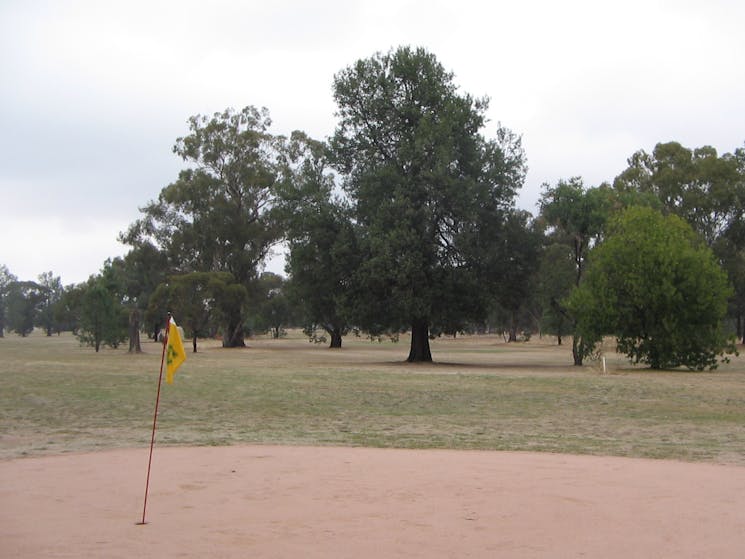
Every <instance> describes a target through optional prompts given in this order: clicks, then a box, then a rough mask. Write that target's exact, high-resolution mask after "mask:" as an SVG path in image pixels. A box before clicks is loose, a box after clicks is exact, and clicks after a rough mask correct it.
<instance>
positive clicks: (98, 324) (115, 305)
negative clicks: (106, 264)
mask: <svg viewBox="0 0 745 559" xmlns="http://www.w3.org/2000/svg"><path fill="white" fill-rule="evenodd" d="M128 322H129V318H128V313H127V310H126V309H125V308H124V307H123V306H122V305H121V303H120V302H119V301H118V300H117V296H116V294H115V293H113V292H112V291H111V290H110V289H109V288H108V286H107V285H106V281H105V278H104V277H103V276H94V277H91V278H90V279H89V280H88V282H87V284H86V285H85V287H84V288H83V293H82V296H81V301H80V326H79V329H78V334H77V337H78V339H79V340H80V343H82V344H85V345H89V346H92V347H93V348H94V349H95V350H96V352H98V351H99V349H100V348H101V345H108V346H111V347H113V348H117V347H119V345H120V344H121V343H122V342H123V341H124V340H125V339H126V338H127V330H128Z"/></svg>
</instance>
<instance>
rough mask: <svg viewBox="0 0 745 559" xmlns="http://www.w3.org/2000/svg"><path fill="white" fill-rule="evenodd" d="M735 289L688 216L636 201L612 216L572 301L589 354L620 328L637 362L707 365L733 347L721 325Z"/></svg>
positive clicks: (623, 344) (624, 348) (625, 348)
mask: <svg viewBox="0 0 745 559" xmlns="http://www.w3.org/2000/svg"><path fill="white" fill-rule="evenodd" d="M730 293H731V289H730V288H729V286H728V285H727V276H726V274H725V273H724V271H723V270H722V269H721V268H720V267H719V265H718V263H717V262H716V260H715V258H714V256H713V253H712V252H711V250H710V249H709V248H708V247H706V246H705V244H704V243H703V242H702V241H701V240H700V238H699V237H698V236H696V234H695V233H694V231H693V230H692V229H691V227H690V226H689V225H688V224H686V223H685V222H684V221H683V220H682V219H681V218H679V217H677V216H663V215H662V214H661V213H659V212H657V211H655V210H652V209H650V208H639V207H638V208H630V209H628V210H626V211H624V212H623V213H622V214H620V215H619V216H618V217H617V218H616V219H614V220H613V221H612V222H611V225H610V227H609V230H608V234H607V238H606V240H605V241H604V242H603V243H602V244H601V245H599V246H598V247H597V248H595V249H594V250H593V252H592V255H591V259H590V265H589V267H588V269H587V274H586V276H585V281H584V282H583V283H582V285H581V286H580V287H579V288H578V289H577V290H575V292H574V293H573V294H572V296H571V297H570V299H569V307H570V309H571V310H572V312H573V313H574V315H575V316H576V317H577V331H578V333H579V334H580V335H581V336H582V339H583V340H584V341H585V343H586V345H585V346H583V348H582V350H583V352H584V354H585V355H588V354H589V353H590V352H591V351H592V350H593V348H594V347H595V345H596V344H597V342H599V341H600V339H601V337H602V336H603V335H604V334H615V335H616V336H617V340H618V350H619V351H621V352H623V353H625V354H626V355H627V356H628V357H629V359H631V361H632V362H634V363H639V362H642V363H647V364H649V365H650V367H651V368H653V369H662V368H674V367H679V366H685V367H688V368H691V369H697V370H703V369H705V368H707V367H708V368H710V369H714V368H716V366H717V356H723V355H724V354H725V353H731V352H733V351H734V347H733V346H732V343H731V342H730V341H728V340H727V337H726V336H725V334H724V331H723V326H722V323H723V319H724V317H725V314H726V312H727V297H728V296H729V295H730Z"/></svg>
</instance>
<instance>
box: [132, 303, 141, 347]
mask: <svg viewBox="0 0 745 559" xmlns="http://www.w3.org/2000/svg"><path fill="white" fill-rule="evenodd" d="M129 353H142V347H141V346H140V311H139V309H136V308H135V309H132V312H130V313H129Z"/></svg>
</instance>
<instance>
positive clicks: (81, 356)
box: [0, 334, 745, 464]
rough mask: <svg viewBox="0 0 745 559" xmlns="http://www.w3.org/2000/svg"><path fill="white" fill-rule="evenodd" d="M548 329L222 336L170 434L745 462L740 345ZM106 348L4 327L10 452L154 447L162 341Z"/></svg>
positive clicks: (161, 439)
mask: <svg viewBox="0 0 745 559" xmlns="http://www.w3.org/2000/svg"><path fill="white" fill-rule="evenodd" d="M549 342H550V340H547V339H546V340H544V341H543V343H541V342H539V341H534V342H530V343H528V344H509V345H508V344H505V343H504V342H502V341H501V339H499V338H488V337H471V338H459V339H456V340H444V339H443V340H436V341H434V342H433V345H432V350H433V354H434V358H435V360H436V363H434V364H429V365H423V364H422V365H410V364H405V363H404V362H403V361H404V359H405V357H406V355H407V350H408V347H407V341H406V339H403V338H402V341H401V342H400V343H398V344H393V343H390V342H384V343H382V344H378V343H370V342H366V341H363V340H358V339H354V338H351V339H347V340H345V346H346V347H345V348H344V349H343V350H341V351H336V350H328V349H326V348H325V347H323V346H316V345H312V344H309V343H308V342H307V341H305V340H304V339H303V338H302V337H300V336H296V337H294V338H291V339H288V340H281V341H273V340H264V339H261V340H251V341H250V342H249V346H250V347H249V348H248V349H240V350H225V349H222V348H219V347H218V345H217V344H215V343H214V342H212V343H208V344H201V345H202V346H203V347H204V349H202V348H201V347H200V352H199V353H197V354H191V353H189V354H188V355H187V361H186V363H185V364H184V365H183V366H182V368H181V369H180V370H179V372H178V373H177V375H176V380H175V382H174V384H173V385H166V384H165V383H164V385H163V389H162V396H161V403H160V414H159V419H158V435H157V441H158V444H159V445H227V444H237V443H273V444H274V443H276V444H308V445H355V446H374V447H404V448H458V449H485V450H531V451H548V452H568V453H581V454H603V455H618V456H640V457H655V458H673V459H681V460H695V461H711V462H727V463H738V464H745V358H743V357H738V358H735V359H734V360H733V362H732V363H730V364H729V365H725V366H722V367H721V369H720V371H718V372H713V373H712V372H707V373H691V372H687V371H675V372H652V371H649V370H646V369H642V368H632V367H630V366H629V365H627V364H626V362H625V361H624V360H623V359H622V358H621V357H619V356H616V355H615V354H608V355H607V358H608V363H609V367H610V369H609V374H601V369H600V367H599V366H598V364H597V363H594V364H590V365H588V366H587V367H583V368H576V367H572V366H571V355H570V350H569V348H568V347H556V346H553V345H551V344H550V343H549ZM145 350H146V352H147V353H145V354H143V355H128V354H127V353H126V351H123V350H116V351H114V350H108V349H107V350H102V351H101V352H100V353H98V354H96V353H95V352H93V351H92V350H91V349H90V348H86V347H80V346H79V345H78V344H77V342H76V341H75V340H74V339H73V338H72V337H71V336H69V335H63V336H61V337H52V338H46V337H44V336H42V335H39V334H35V335H33V336H31V337H29V338H25V339H23V338H18V337H16V336H13V335H10V336H8V337H6V338H4V339H0V457H2V458H13V457H18V456H26V455H39V454H53V453H63V452H71V451H72V452H77V451H89V450H95V449H105V448H115V447H134V446H146V445H148V444H149V442H150V432H151V431H150V429H151V426H152V418H153V407H154V404H155V394H156V388H157V376H158V369H159V365H160V346H159V345H157V344H152V343H147V344H145Z"/></svg>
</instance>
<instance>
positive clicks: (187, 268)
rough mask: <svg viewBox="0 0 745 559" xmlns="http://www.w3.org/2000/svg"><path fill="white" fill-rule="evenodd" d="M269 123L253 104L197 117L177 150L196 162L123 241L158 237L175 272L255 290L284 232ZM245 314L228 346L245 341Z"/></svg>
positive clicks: (276, 149) (229, 332) (236, 319)
mask: <svg viewBox="0 0 745 559" xmlns="http://www.w3.org/2000/svg"><path fill="white" fill-rule="evenodd" d="M270 125H271V120H270V118H269V113H268V111H267V110H266V109H262V110H258V109H255V108H254V107H246V108H244V109H243V110H242V111H240V112H235V111H233V110H231V109H228V110H226V111H224V112H222V113H215V114H214V115H213V116H212V117H206V116H201V115H197V116H193V117H191V118H190V119H189V130H190V134H189V135H188V136H185V137H183V138H178V139H177V141H176V145H175V146H174V148H173V149H174V152H175V153H176V154H177V155H179V156H180V157H181V158H182V159H183V160H184V161H186V162H187V163H189V164H190V165H191V167H190V168H188V169H185V170H183V171H181V173H179V177H178V180H177V181H176V182H174V183H172V184H170V185H169V186H167V187H166V188H164V189H163V190H162V191H161V193H160V195H159V197H158V200H157V201H154V202H151V203H150V204H148V205H147V206H146V207H145V208H144V209H143V212H144V214H145V215H144V217H143V218H141V219H140V220H138V221H136V222H135V223H134V224H133V225H132V226H131V227H130V228H129V230H128V231H127V233H126V234H124V235H122V237H121V238H122V240H123V241H124V242H126V243H128V244H131V245H133V246H136V245H138V244H140V243H143V242H145V241H150V242H152V243H153V245H154V246H155V247H157V248H158V250H162V251H163V252H164V254H165V255H166V258H167V260H168V262H169V266H168V269H169V273H170V274H178V273H187V272H229V273H230V274H232V276H233V277H235V279H236V280H237V281H238V282H239V283H240V284H242V285H243V286H244V288H246V289H247V288H249V287H250V284H251V283H252V282H254V281H256V279H257V277H258V271H257V270H258V268H259V266H260V264H261V263H262V262H263V261H264V259H265V257H266V256H267V254H268V252H269V250H270V248H271V247H272V245H274V244H275V243H276V242H277V241H278V239H280V238H281V235H282V231H281V224H280V223H279V221H278V220H277V219H276V215H275V211H274V201H275V188H276V185H277V183H278V181H279V176H278V173H279V167H278V161H277V160H278V158H279V156H280V149H281V147H282V142H281V141H280V139H278V138H276V137H274V136H272V135H271V134H269V132H268V129H269V126H270ZM242 307H243V304H242V302H241V304H240V305H238V308H239V309H240V308H242ZM243 318H244V317H243V316H242V315H241V314H240V312H238V313H233V314H232V315H231V316H230V323H229V324H228V328H227V329H226V330H225V332H224V338H223V345H225V346H229V347H232V346H243V345H245V342H244V339H243V338H244V333H243Z"/></svg>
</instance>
